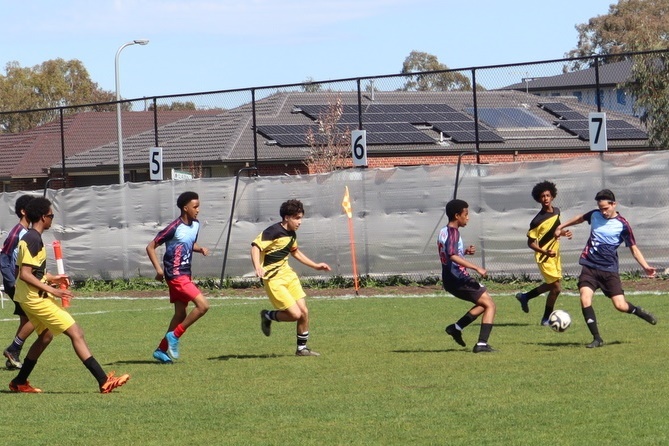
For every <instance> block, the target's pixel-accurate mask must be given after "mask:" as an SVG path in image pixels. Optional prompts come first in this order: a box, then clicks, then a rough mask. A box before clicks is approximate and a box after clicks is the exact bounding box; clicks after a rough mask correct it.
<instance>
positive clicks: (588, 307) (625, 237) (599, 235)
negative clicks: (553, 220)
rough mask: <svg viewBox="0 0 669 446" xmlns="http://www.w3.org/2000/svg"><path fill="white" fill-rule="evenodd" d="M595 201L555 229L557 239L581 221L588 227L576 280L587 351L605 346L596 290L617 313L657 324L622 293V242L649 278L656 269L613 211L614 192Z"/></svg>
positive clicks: (619, 216)
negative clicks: (587, 335) (593, 206)
mask: <svg viewBox="0 0 669 446" xmlns="http://www.w3.org/2000/svg"><path fill="white" fill-rule="evenodd" d="M595 200H596V201H597V207H598V209H593V210H592V211H590V212H587V213H585V214H582V215H577V216H576V217H574V218H572V219H571V220H569V221H566V222H565V223H563V224H561V225H560V226H558V227H557V229H556V230H555V237H560V235H561V234H562V231H563V230H564V228H566V227H569V226H573V225H577V224H580V223H583V222H584V221H586V222H588V223H589V224H590V237H589V238H588V242H587V243H586V245H585V249H583V252H582V253H581V258H580V260H579V262H578V263H579V264H580V265H581V266H582V270H581V275H580V276H579V278H578V289H579V292H580V294H581V309H582V311H583V317H584V318H585V322H586V324H587V325H588V329H590V333H592V336H593V341H592V342H591V343H590V344H588V345H587V346H586V347H588V348H594V347H601V346H602V345H604V341H603V340H602V338H601V336H600V335H599V329H598V328H597V318H596V317H595V310H594V309H593V308H592V297H593V295H594V294H595V291H596V290H597V289H598V288H601V290H602V292H603V293H604V295H605V296H606V297H608V298H609V299H611V302H613V306H614V307H615V308H616V310H618V311H620V312H623V313H630V314H635V315H637V316H638V317H640V318H641V319H643V320H645V321H646V322H648V323H649V324H652V325H655V324H656V323H657V320H656V319H655V316H653V315H652V314H650V313H648V312H647V311H645V310H644V309H643V308H641V307H637V306H634V305H632V303H630V302H628V301H627V300H626V299H625V292H624V291H623V287H622V283H621V281H620V275H619V273H618V247H619V246H620V245H621V244H622V243H623V242H624V243H625V246H627V247H628V248H629V249H630V251H631V252H632V256H634V260H636V261H637V263H639V265H641V267H642V268H643V270H644V271H645V272H646V274H648V276H649V277H653V276H655V268H653V267H652V266H649V265H648V263H647V262H646V259H645V258H644V257H643V254H641V251H640V250H639V248H638V247H637V245H636V241H635V240H634V234H633V233H632V227H631V226H630V224H629V223H628V222H627V220H625V219H624V218H623V217H622V216H621V215H620V214H619V213H618V212H617V211H616V197H615V195H614V194H613V192H611V191H610V190H609V189H603V190H601V191H599V192H597V195H595Z"/></svg>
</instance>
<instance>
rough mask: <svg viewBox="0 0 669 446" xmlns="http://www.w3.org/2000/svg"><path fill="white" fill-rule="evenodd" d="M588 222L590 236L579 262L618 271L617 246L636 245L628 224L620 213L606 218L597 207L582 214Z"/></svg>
mask: <svg viewBox="0 0 669 446" xmlns="http://www.w3.org/2000/svg"><path fill="white" fill-rule="evenodd" d="M583 219H584V220H585V221H587V222H588V223H589V224H590V237H589V238H588V242H587V243H586V245H585V248H584V249H583V252H582V253H581V258H580V259H579V262H578V263H579V264H581V265H583V266H588V267H590V268H594V269H598V270H602V271H610V272H618V247H619V246H620V245H621V244H622V243H623V242H624V243H625V246H627V247H630V246H634V245H636V241H635V240H634V234H633V233H632V228H631V226H630V224H629V223H628V222H627V220H625V219H624V218H623V217H622V216H620V214H618V215H617V216H615V217H613V218H606V217H604V215H603V214H602V213H601V211H600V210H599V209H594V210H592V211H590V212H588V213H587V214H584V215H583Z"/></svg>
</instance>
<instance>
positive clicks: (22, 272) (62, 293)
mask: <svg viewBox="0 0 669 446" xmlns="http://www.w3.org/2000/svg"><path fill="white" fill-rule="evenodd" d="M19 278H20V279H21V280H23V281H24V282H26V283H27V284H28V285H31V286H33V287H35V288H37V289H39V290H42V291H45V292H47V293H49V294H51V295H53V296H56V297H58V298H63V297H65V298H72V297H74V295H73V294H72V291H70V290H69V289H67V288H64V289H62V290H61V289H60V288H54V287H52V286H50V285H49V284H47V283H45V282H42V281H41V280H39V279H38V278H37V277H35V275H34V274H33V267H32V266H30V265H22V266H21V268H19ZM46 279H47V280H48V281H50V282H54V283H62V282H63V280H64V281H65V283H68V282H67V276H65V275H59V276H53V275H51V274H46Z"/></svg>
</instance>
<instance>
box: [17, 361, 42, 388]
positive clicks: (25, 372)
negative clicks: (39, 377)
mask: <svg viewBox="0 0 669 446" xmlns="http://www.w3.org/2000/svg"><path fill="white" fill-rule="evenodd" d="M35 365H37V361H33V360H32V359H30V358H25V359H24V360H23V365H22V367H21V369H20V370H19V374H18V375H16V378H14V379H13V380H12V381H13V382H14V383H15V384H25V383H26V381H28V377H29V376H30V374H31V373H32V371H33V369H34V368H35Z"/></svg>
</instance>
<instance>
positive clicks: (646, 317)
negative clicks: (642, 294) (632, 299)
mask: <svg viewBox="0 0 669 446" xmlns="http://www.w3.org/2000/svg"><path fill="white" fill-rule="evenodd" d="M635 314H636V315H637V316H639V317H640V318H641V319H643V320H644V321H646V322H648V323H649V324H650V325H655V324H657V319H655V316H653V315H652V314H650V313H649V312H647V311H646V310H644V309H643V308H641V307H636V312H635Z"/></svg>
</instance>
